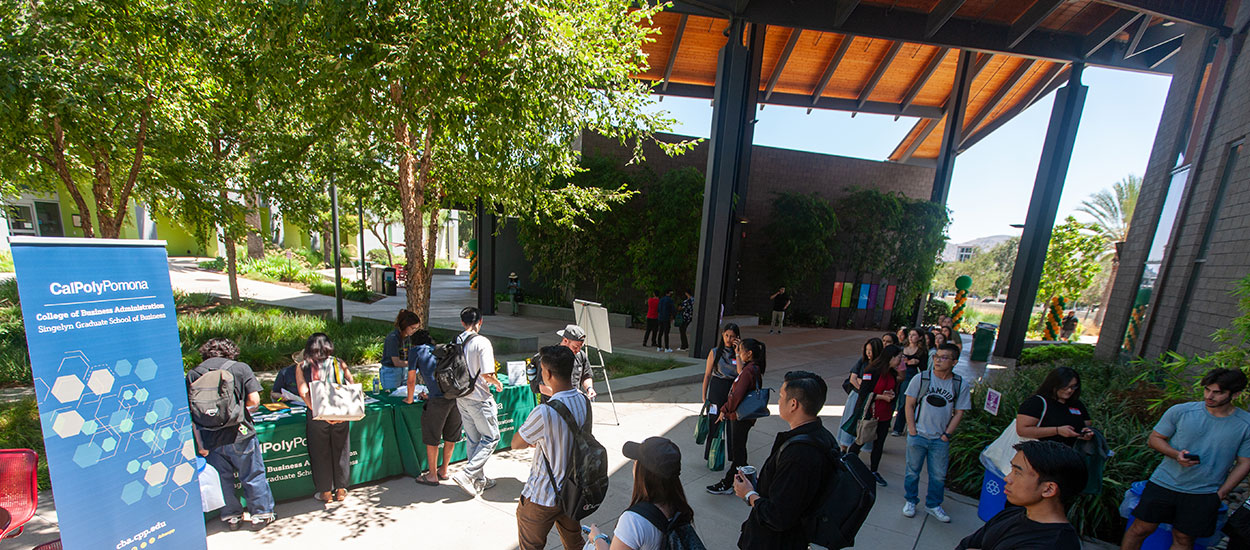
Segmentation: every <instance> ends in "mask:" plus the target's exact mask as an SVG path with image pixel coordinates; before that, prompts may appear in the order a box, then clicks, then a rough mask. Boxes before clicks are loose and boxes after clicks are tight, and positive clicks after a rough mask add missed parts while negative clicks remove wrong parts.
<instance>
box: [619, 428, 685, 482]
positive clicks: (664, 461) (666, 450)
mask: <svg viewBox="0 0 1250 550" xmlns="http://www.w3.org/2000/svg"><path fill="white" fill-rule="evenodd" d="M621 452H623V453H624V454H625V458H631V459H634V460H637V461H638V464H640V465H642V467H643V468H644V469H646V470H647V471H648V472H651V473H653V474H657V475H659V476H661V477H667V478H675V477H677V475H678V474H680V473H681V450H680V449H678V448H677V445H676V444H675V443H673V442H672V441H669V440H668V439H665V438H663V437H648V438H647V439H645V440H643V442H642V443H635V442H633V441H630V442H628V443H626V444H625V447H624V448H623V449H621Z"/></svg>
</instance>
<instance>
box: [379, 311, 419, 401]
mask: <svg viewBox="0 0 1250 550" xmlns="http://www.w3.org/2000/svg"><path fill="white" fill-rule="evenodd" d="M419 328H421V318H420V317H417V314H416V313H413V312H411V311H408V310H406V309H401V310H399V314H398V315H396V316H395V330H392V331H391V332H390V334H387V335H386V339H385V340H383V341H382V361H381V363H382V366H380V367H378V378H379V379H381V382H382V388H383V389H385V390H387V391H390V390H393V389H395V388H398V387H401V386H403V385H404V375H405V374H406V373H407V372H411V371H409V370H408V357H407V355H408V354H407V353H406V352H407V349H406V345H405V342H406V341H407V340H408V338H410V337H411V336H412V333H414V332H416V331H417V329H419Z"/></svg>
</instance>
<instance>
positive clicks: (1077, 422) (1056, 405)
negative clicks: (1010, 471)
mask: <svg viewBox="0 0 1250 550" xmlns="http://www.w3.org/2000/svg"><path fill="white" fill-rule="evenodd" d="M1091 425H1092V422H1091V421H1090V418H1089V409H1087V408H1086V407H1085V404H1084V403H1082V402H1081V375H1080V373H1078V372H1076V369H1073V368H1071V367H1056V368H1055V369H1054V370H1052V371H1050V374H1047V375H1046V379H1045V380H1042V385H1041V386H1039V387H1038V388H1037V393H1036V394H1035V395H1033V396H1032V397H1030V398H1028V399H1025V400H1024V402H1023V403H1021V404H1020V408H1019V409H1018V410H1017V411H1016V435H1019V436H1020V437H1026V438H1029V439H1040V440H1042V441H1055V442H1058V443H1063V444H1064V445H1067V446H1069V447H1072V446H1074V445H1076V442H1077V441H1078V440H1088V439H1090V438H1091V437H1093V436H1094V430H1093V428H1091V427H1090V426H1091Z"/></svg>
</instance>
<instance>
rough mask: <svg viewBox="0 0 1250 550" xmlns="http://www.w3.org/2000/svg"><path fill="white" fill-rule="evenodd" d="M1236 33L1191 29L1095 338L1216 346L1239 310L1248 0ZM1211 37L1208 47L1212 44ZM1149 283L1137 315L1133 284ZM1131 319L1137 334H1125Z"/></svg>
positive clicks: (1244, 229)
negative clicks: (1215, 337) (1133, 336)
mask: <svg viewBox="0 0 1250 550" xmlns="http://www.w3.org/2000/svg"><path fill="white" fill-rule="evenodd" d="M1226 13H1228V14H1229V15H1228V19H1227V22H1228V26H1229V27H1230V28H1232V29H1233V35H1232V36H1230V37H1226V38H1221V37H1219V36H1218V35H1217V34H1216V33H1214V32H1213V31H1208V32H1188V33H1186V35H1185V38H1184V40H1185V42H1184V44H1183V46H1182V49H1181V51H1180V53H1179V54H1178V59H1177V64H1176V66H1177V71H1176V74H1175V76H1174V77H1173V80H1172V83H1171V87H1170V89H1169V91H1168V97H1167V100H1166V103H1165V104H1164V112H1163V117H1162V119H1161V120H1160V123H1159V130H1158V133H1157V135H1156V137H1155V144H1154V148H1153V150H1152V152H1151V156H1150V162H1149V165H1148V167H1147V171H1146V176H1145V178H1143V182H1142V189H1141V194H1140V196H1139V197H1138V202H1137V208H1136V210H1135V212H1134V215H1133V221H1132V225H1131V229H1130V231H1129V236H1128V239H1127V241H1126V242H1125V244H1124V247H1123V249H1122V253H1121V264H1120V266H1121V267H1120V271H1119V273H1118V274H1117V277H1116V281H1115V289H1114V290H1113V292H1112V297H1111V300H1110V302H1109V304H1108V307H1107V314H1106V318H1105V320H1104V324H1103V328H1102V338H1101V339H1100V340H1099V343H1098V353H1099V355H1100V356H1102V357H1114V356H1115V355H1116V354H1118V353H1119V352H1120V351H1121V349H1122V348H1125V349H1124V351H1127V352H1129V353H1133V354H1138V355H1142V356H1146V357H1153V356H1156V355H1158V354H1160V353H1163V352H1165V351H1168V350H1174V351H1177V352H1179V353H1182V354H1201V353H1206V352H1210V351H1213V350H1214V349H1215V348H1216V347H1218V344H1217V343H1216V342H1214V341H1213V340H1212V338H1211V335H1212V334H1213V333H1214V332H1215V331H1216V330H1218V329H1221V328H1226V327H1228V326H1229V325H1230V322H1231V320H1232V319H1233V318H1234V317H1236V316H1237V315H1239V311H1238V309H1237V300H1236V298H1235V297H1234V296H1233V295H1232V294H1231V293H1232V291H1233V290H1234V289H1235V288H1236V282H1237V281H1238V280H1239V279H1242V278H1244V277H1246V276H1247V275H1250V148H1247V147H1245V146H1244V145H1243V144H1244V142H1245V140H1246V138H1247V135H1248V134H1250V94H1246V93H1245V90H1246V89H1247V87H1250V51H1248V49H1250V44H1247V42H1246V40H1245V38H1246V28H1247V24H1248V23H1250V2H1248V1H1246V0H1230V2H1229V3H1228V9H1227V11H1226ZM1212 44H1214V45H1215V48H1214V53H1213V54H1212V53H1211V52H1212V48H1211V45H1212ZM1142 288H1148V289H1150V298H1149V303H1148V306H1147V307H1146V308H1145V309H1144V310H1143V313H1144V316H1142V317H1140V322H1139V323H1134V321H1133V313H1134V312H1133V309H1134V301H1135V299H1136V298H1137V297H1138V295H1139V289H1142ZM1131 324H1135V325H1136V326H1135V329H1136V331H1137V338H1136V340H1135V341H1133V342H1132V345H1128V346H1126V344H1125V340H1124V339H1123V338H1122V336H1123V335H1124V334H1125V331H1126V329H1127V328H1128V327H1129V326H1130V325H1131Z"/></svg>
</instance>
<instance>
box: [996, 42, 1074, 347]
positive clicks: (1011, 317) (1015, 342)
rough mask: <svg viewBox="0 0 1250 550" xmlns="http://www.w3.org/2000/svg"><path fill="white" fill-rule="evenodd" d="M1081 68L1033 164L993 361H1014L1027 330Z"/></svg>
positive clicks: (1067, 154) (1059, 95) (1069, 143)
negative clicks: (1030, 192)
mask: <svg viewBox="0 0 1250 550" xmlns="http://www.w3.org/2000/svg"><path fill="white" fill-rule="evenodd" d="M1083 68H1084V66H1083V65H1081V64H1079V63H1074V64H1073V65H1072V67H1071V69H1070V70H1069V72H1068V85H1067V86H1064V87H1063V88H1060V89H1059V90H1058V92H1056V95H1055V105H1054V107H1053V108H1052V109H1051V112H1050V125H1049V126H1048V127H1047V129H1046V142H1045V144H1044V145H1043V146H1042V158H1041V162H1039V163H1038V166H1037V179H1036V180H1034V182H1033V197H1032V198H1031V199H1030V200H1029V212H1028V215H1027V216H1026V217H1025V219H1024V234H1023V235H1021V237H1020V250H1019V252H1018V253H1017V255H1016V267H1015V269H1014V270H1013V271H1012V273H1011V289H1010V291H1008V293H1007V303H1006V305H1005V306H1004V307H1003V320H1002V324H1001V325H1000V326H999V332H998V341H997V342H996V343H995V345H994V356H995V357H1005V358H1009V359H1016V358H1018V357H1020V351H1021V350H1022V349H1024V335H1025V332H1026V331H1028V329H1029V317H1030V316H1032V314H1033V303H1034V302H1035V301H1036V300H1037V287H1038V285H1039V284H1040V282H1041V279H1042V266H1043V265H1044V264H1045V262H1046V249H1047V247H1048V246H1049V245H1050V234H1051V230H1052V229H1053V228H1054V225H1055V217H1056V215H1057V214H1058V212H1059V198H1060V196H1061V195H1062V194H1063V184H1064V181H1065V180H1066V179H1067V177H1068V165H1069V163H1070V162H1071V160H1072V148H1073V145H1074V144H1075V143H1076V131H1077V128H1078V127H1079V126H1080V123H1081V111H1082V110H1083V109H1084V107H1085V95H1086V93H1087V92H1088V91H1089V87H1088V86H1085V85H1083V84H1081V73H1082V69H1083ZM1045 298H1049V296H1046V297H1045Z"/></svg>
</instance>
